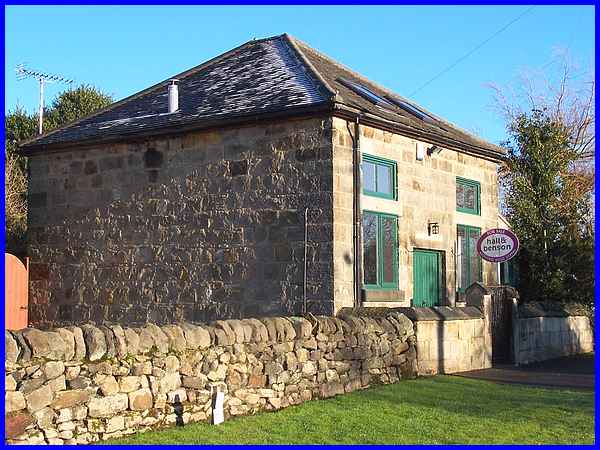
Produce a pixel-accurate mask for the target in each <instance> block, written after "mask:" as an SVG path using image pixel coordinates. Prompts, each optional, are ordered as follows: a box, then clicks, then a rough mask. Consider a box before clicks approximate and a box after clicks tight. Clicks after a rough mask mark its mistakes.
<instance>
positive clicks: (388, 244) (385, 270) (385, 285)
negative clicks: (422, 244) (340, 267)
mask: <svg viewBox="0 0 600 450" xmlns="http://www.w3.org/2000/svg"><path fill="white" fill-rule="evenodd" d="M362 216H363V217H362V219H363V287H364V288H365V289H378V290H396V289H398V216H395V215H393V214H386V213H380V212H375V211H363V214H362ZM373 226H374V227H375V229H374V230H373V229H372V227H373ZM367 234H368V236H367ZM373 238H375V245H374V246H373V245H372V240H373ZM367 241H368V243H369V246H370V251H369V249H367V248H365V242H367ZM373 251H375V255H373V254H372V252H373ZM368 259H371V262H367V260H368ZM373 265H375V270H369V269H368V268H367V266H371V267H372V266H373ZM367 278H369V279H368V280H367Z"/></svg>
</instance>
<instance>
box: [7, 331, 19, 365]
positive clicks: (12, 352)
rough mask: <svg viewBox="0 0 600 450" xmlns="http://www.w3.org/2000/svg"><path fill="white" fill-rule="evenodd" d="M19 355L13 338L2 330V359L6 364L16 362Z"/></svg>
mask: <svg viewBox="0 0 600 450" xmlns="http://www.w3.org/2000/svg"><path fill="white" fill-rule="evenodd" d="M20 353H21V349H20V348H19V346H18V345H17V341H16V340H15V338H14V336H13V335H12V334H11V333H10V332H9V331H8V330H4V358H5V360H6V362H9V363H15V362H17V359H18V358H19V354H20Z"/></svg>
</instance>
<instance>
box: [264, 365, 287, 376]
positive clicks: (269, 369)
mask: <svg viewBox="0 0 600 450" xmlns="http://www.w3.org/2000/svg"><path fill="white" fill-rule="evenodd" d="M283 370H284V369H283V366H282V365H281V364H279V363H276V362H267V363H266V364H265V375H277V374H280V373H281V372H283Z"/></svg>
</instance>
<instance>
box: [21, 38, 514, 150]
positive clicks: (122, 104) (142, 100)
mask: <svg viewBox="0 0 600 450" xmlns="http://www.w3.org/2000/svg"><path fill="white" fill-rule="evenodd" d="M171 78H177V79H179V80H180V81H179V110H178V111H176V112H175V113H172V114H169V113H167V80H165V81H164V82H161V83H158V84H156V85H154V86H152V87H150V88H148V89H146V90H144V91H141V92H139V93H137V94H134V95H132V96H130V97H127V98H125V99H123V100H121V101H118V102H116V103H113V104H112V105H110V106H108V107H107V108H104V109H102V110H100V111H98V112H96V113H93V114H92V115H90V116H88V117H85V118H83V119H80V120H78V121H75V122H73V123H71V124H68V125H66V126H64V127H62V128H60V129H57V130H54V131H51V132H48V133H45V134H43V135H41V136H38V137H36V138H34V139H31V140H29V141H26V142H23V143H22V144H21V150H22V151H24V153H26V154H27V153H31V152H34V151H38V150H44V149H47V148H53V147H65V146H71V145H77V144H84V143H94V142H99V141H110V140H119V139H122V138H126V137H135V136H144V135H150V134H161V133H165V132H174V131H175V132H176V131H177V130H183V129H195V128H204V127H215V126H218V125H219V124H224V123H225V122H232V121H236V120H237V121H242V120H244V119H246V120H248V119H249V118H253V119H257V118H260V117H266V116H268V115H269V114H277V113H286V114H294V113H298V114H300V113H303V114H306V113H309V112H311V111H313V112H314V111H317V110H328V111H332V112H334V113H335V112H336V111H337V112H338V113H340V114H341V112H342V111H345V114H350V113H354V114H356V113H358V112H360V113H362V114H365V115H367V116H368V117H370V118H371V119H372V120H374V121H378V120H379V121H381V122H382V123H386V124H388V125H389V126H391V127H392V128H395V127H398V128H399V130H400V132H402V131H404V132H406V133H408V135H411V134H412V133H415V137H424V138H428V137H429V139H428V141H431V142H432V143H435V141H436V139H437V140H440V143H441V144H448V145H446V146H449V147H453V146H455V147H458V148H463V149H466V150H471V151H475V152H481V153H484V154H487V155H488V156H489V155H492V157H493V155H501V154H502V153H503V150H502V149H501V148H499V147H497V146H495V145H492V144H490V143H488V142H485V141H483V140H480V139H479V138H477V137H475V136H473V135H471V134H469V133H467V132H465V131H463V130H461V129H459V128H458V127H456V126H454V125H452V124H450V123H448V122H446V121H444V120H443V119H441V118H439V117H437V116H435V115H434V114H432V113H429V112H428V111H426V110H424V109H423V108H420V107H419V108H420V109H421V110H423V111H425V112H426V113H427V114H428V115H430V116H431V117H432V120H428V121H423V120H421V119H419V118H418V117H416V116H415V115H413V114H411V113H410V112H407V111H405V110H404V109H401V108H399V107H396V108H381V107H380V106H377V105H375V104H374V103H372V102H371V101H369V100H368V99H366V98H364V97H363V96H361V95H359V94H357V93H356V92H355V91H353V90H352V89H350V88H349V87H347V86H346V85H345V84H344V83H343V82H342V81H340V78H344V79H346V80H350V81H354V82H358V83H361V84H362V85H364V86H366V87H368V88H369V89H370V90H371V91H373V92H374V93H376V94H377V95H380V96H387V97H388V98H390V97H393V98H397V99H400V100H405V99H403V98H402V97H400V96H398V95H397V94H395V93H393V92H391V91H388V90H387V89H385V88H383V87H381V86H378V85H377V84H375V83H373V82H371V81H369V80H367V79H365V78H364V77H362V76H361V75H359V74H357V73H355V72H353V71H352V70H350V69H348V68H347V67H345V66H342V65H341V64H339V63H337V62H335V61H334V60H332V59H331V58H329V57H327V56H325V55H323V54H321V53H319V52H318V51H316V50H314V49H312V48H311V47H309V46H308V45H306V44H305V43H303V42H301V41H299V40H297V39H295V38H293V37H291V36H289V35H287V34H284V35H280V36H274V37H270V38H266V39H261V40H253V41H249V42H247V43H245V44H243V45H241V46H240V47H237V48H235V49H233V50H230V51H229V52H226V53H224V54H222V55H220V56H217V57H216V58H213V59H211V60H209V61H207V62H206V63H204V64H201V65H199V66H197V67H194V68H193V69H190V70H188V71H186V72H183V73H181V74H178V75H175V76H173V77H171ZM413 105H414V104H413Z"/></svg>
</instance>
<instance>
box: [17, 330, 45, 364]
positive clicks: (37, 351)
mask: <svg viewBox="0 0 600 450" xmlns="http://www.w3.org/2000/svg"><path fill="white" fill-rule="evenodd" d="M6 336H10V333H8V332H6ZM23 337H24V338H25V341H26V342H27V345H29V348H30V349H31V353H32V357H33V358H47V357H48V356H49V355H50V352H51V349H50V335H49V334H48V333H46V332H44V331H40V330H37V329H35V328H27V329H25V330H23ZM7 344H8V342H7ZM15 345H16V343H15ZM7 357H8V355H7ZM15 360H16V357H15Z"/></svg>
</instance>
